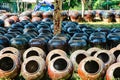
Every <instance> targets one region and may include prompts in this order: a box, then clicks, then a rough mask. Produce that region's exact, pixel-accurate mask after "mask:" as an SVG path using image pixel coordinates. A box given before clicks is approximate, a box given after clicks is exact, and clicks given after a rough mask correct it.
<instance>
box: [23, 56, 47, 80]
mask: <svg viewBox="0 0 120 80" xmlns="http://www.w3.org/2000/svg"><path fill="white" fill-rule="evenodd" d="M45 71H46V65H45V61H44V59H42V58H41V57H38V56H32V57H29V58H27V59H26V60H25V61H24V62H23V63H22V66H21V75H22V76H23V77H24V79H25V80H40V79H42V78H43V77H44V75H45Z"/></svg>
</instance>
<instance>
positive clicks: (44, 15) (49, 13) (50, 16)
mask: <svg viewBox="0 0 120 80" xmlns="http://www.w3.org/2000/svg"><path fill="white" fill-rule="evenodd" d="M42 16H43V19H45V18H50V19H51V20H53V12H52V11H46V12H43V14H42Z"/></svg>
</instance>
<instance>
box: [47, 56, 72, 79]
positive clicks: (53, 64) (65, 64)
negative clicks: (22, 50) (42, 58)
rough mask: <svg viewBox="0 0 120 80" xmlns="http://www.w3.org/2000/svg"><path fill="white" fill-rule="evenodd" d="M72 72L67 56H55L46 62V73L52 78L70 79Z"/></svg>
mask: <svg viewBox="0 0 120 80" xmlns="http://www.w3.org/2000/svg"><path fill="white" fill-rule="evenodd" d="M72 74H73V64H72V62H71V61H70V60H69V59H68V58H67V57H63V56H60V57H56V58H54V59H52V60H51V61H50V62H49V64H48V75H49V77H50V78H51V79H52V80H59V79H65V80H70V77H71V76H72Z"/></svg>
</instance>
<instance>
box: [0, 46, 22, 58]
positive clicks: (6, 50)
mask: <svg viewBox="0 0 120 80" xmlns="http://www.w3.org/2000/svg"><path fill="white" fill-rule="evenodd" d="M7 53H11V54H14V55H16V56H17V57H18V58H19V59H21V53H20V52H19V50H18V49H16V48H14V47H5V48H3V49H2V50H1V51H0V55H3V54H7Z"/></svg>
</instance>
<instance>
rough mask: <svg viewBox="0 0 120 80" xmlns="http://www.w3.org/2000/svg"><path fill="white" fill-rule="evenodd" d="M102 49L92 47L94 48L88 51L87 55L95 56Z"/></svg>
mask: <svg viewBox="0 0 120 80" xmlns="http://www.w3.org/2000/svg"><path fill="white" fill-rule="evenodd" d="M100 50H101V49H100V48H98V47H92V48H89V49H88V50H87V54H88V55H89V56H94V55H95V54H96V53H97V52H98V51H100Z"/></svg>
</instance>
